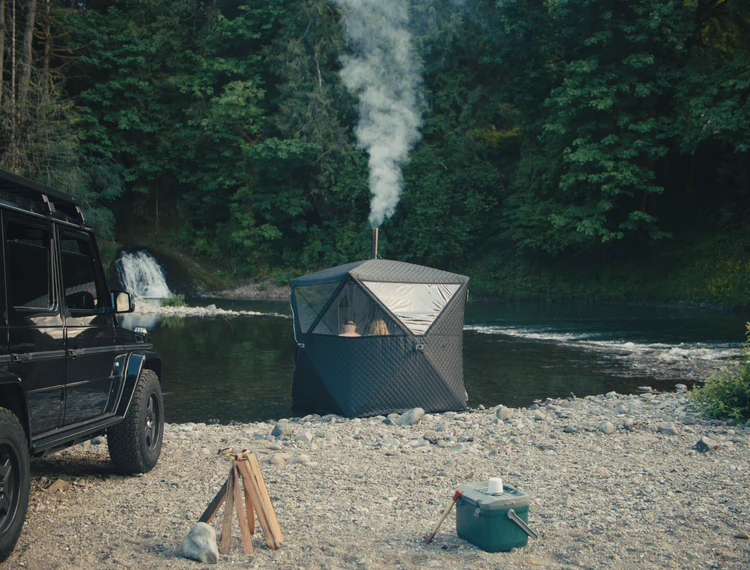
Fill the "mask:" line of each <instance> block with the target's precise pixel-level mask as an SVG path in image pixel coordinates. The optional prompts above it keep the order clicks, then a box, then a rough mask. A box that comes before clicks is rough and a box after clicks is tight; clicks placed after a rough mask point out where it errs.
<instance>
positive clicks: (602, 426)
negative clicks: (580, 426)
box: [599, 422, 615, 435]
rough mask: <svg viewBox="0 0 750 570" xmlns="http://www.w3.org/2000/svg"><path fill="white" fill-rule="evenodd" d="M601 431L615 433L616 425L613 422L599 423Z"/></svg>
mask: <svg viewBox="0 0 750 570" xmlns="http://www.w3.org/2000/svg"><path fill="white" fill-rule="evenodd" d="M599 431H600V432H602V433H606V434H607V435H610V434H613V433H615V426H614V425H613V424H612V423H611V422H602V423H600V424H599Z"/></svg>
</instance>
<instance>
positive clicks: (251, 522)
mask: <svg viewBox="0 0 750 570" xmlns="http://www.w3.org/2000/svg"><path fill="white" fill-rule="evenodd" d="M237 469H239V466H237ZM240 475H242V473H240ZM242 480H243V481H244V485H243V489H244V491H245V508H246V509H247V525H248V527H249V530H250V534H255V510H254V509H253V498H252V497H251V496H250V489H248V485H249V483H248V482H247V481H245V478H244V477H243V478H242Z"/></svg>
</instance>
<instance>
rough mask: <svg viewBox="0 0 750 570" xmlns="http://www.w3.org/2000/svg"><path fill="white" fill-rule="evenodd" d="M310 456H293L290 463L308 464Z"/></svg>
mask: <svg viewBox="0 0 750 570" xmlns="http://www.w3.org/2000/svg"><path fill="white" fill-rule="evenodd" d="M310 461H311V460H310V456H309V455H304V454H303V455H297V456H296V457H293V458H292V459H291V460H290V461H289V463H292V464H299V465H307V464H308V463H310Z"/></svg>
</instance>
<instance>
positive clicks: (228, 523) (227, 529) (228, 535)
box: [219, 465, 235, 554]
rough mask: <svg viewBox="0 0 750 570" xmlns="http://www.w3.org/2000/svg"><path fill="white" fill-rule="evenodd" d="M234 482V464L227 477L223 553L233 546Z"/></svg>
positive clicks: (220, 550) (220, 547)
mask: <svg viewBox="0 0 750 570" xmlns="http://www.w3.org/2000/svg"><path fill="white" fill-rule="evenodd" d="M234 484H235V480H234V465H232V470H231V471H230V472H229V477H228V478H227V497H228V498H227V501H226V507H225V508H224V523H223V524H222V525H221V542H220V543H219V552H220V553H222V554H229V551H230V549H231V548H232V510H233V509H232V507H233V506H234V501H233V500H232V497H233V496H234Z"/></svg>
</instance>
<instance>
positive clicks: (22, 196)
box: [0, 169, 86, 225]
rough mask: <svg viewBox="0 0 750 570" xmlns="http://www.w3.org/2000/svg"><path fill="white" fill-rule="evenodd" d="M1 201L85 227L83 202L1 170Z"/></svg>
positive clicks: (70, 195)
mask: <svg viewBox="0 0 750 570" xmlns="http://www.w3.org/2000/svg"><path fill="white" fill-rule="evenodd" d="M0 200H4V201H6V202H11V203H13V204H15V205H16V206H20V207H22V208H23V209H25V210H29V211H32V212H35V213H37V214H42V215H45V216H52V217H54V218H57V219H62V220H64V221H67V222H70V223H73V224H78V225H84V224H85V223H86V220H85V219H84V217H83V212H82V211H81V201H80V200H79V199H78V198H77V197H75V196H73V195H72V194H68V193H66V192H62V191H61V190H56V189H55V188H52V187H51V186H47V185H46V184H41V183H40V182H35V181H34V180H29V179H28V178H24V177H23V176H18V175H17V174H13V173H12V172H8V171H7V170H2V169H0Z"/></svg>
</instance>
